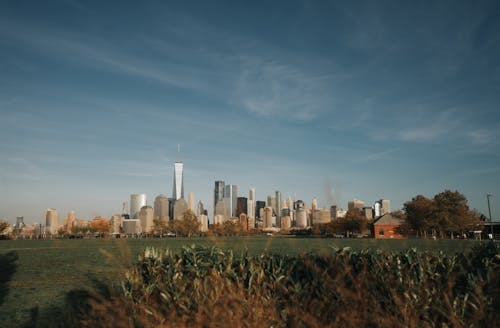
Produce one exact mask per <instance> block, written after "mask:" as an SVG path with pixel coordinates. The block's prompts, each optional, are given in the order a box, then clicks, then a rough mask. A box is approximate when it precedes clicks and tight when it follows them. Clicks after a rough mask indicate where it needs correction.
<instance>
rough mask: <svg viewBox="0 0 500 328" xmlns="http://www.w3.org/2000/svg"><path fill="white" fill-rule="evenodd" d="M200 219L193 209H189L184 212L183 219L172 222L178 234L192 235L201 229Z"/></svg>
mask: <svg viewBox="0 0 500 328" xmlns="http://www.w3.org/2000/svg"><path fill="white" fill-rule="evenodd" d="M200 225H201V224H200V221H199V220H198V218H197V217H196V215H195V214H194V212H193V211H191V210H187V211H186V213H184V215H183V217H182V220H174V221H173V222H172V226H173V230H174V232H175V233H176V234H179V235H182V236H188V237H191V236H192V235H193V234H195V233H198V232H199V231H200Z"/></svg>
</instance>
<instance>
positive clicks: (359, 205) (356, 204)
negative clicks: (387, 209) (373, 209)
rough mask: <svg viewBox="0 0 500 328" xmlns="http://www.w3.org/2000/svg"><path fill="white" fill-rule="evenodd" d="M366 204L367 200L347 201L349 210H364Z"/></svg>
mask: <svg viewBox="0 0 500 328" xmlns="http://www.w3.org/2000/svg"><path fill="white" fill-rule="evenodd" d="M364 206H365V202H363V201H362V200H359V199H353V200H350V201H349V202H347V210H349V211H351V210H354V209H356V210H359V211H360V212H361V211H362V210H363V207H364Z"/></svg>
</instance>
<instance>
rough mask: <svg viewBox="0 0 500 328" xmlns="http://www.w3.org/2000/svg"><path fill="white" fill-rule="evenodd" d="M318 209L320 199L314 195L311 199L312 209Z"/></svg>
mask: <svg viewBox="0 0 500 328" xmlns="http://www.w3.org/2000/svg"><path fill="white" fill-rule="evenodd" d="M317 209H318V200H317V199H316V197H313V199H312V201H311V210H312V211H313V212H314V211H316V210H317Z"/></svg>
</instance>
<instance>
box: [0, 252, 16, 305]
mask: <svg viewBox="0 0 500 328" xmlns="http://www.w3.org/2000/svg"><path fill="white" fill-rule="evenodd" d="M17 259H18V256H17V253H16V252H9V253H6V254H2V255H0V306H1V305H2V304H3V303H4V302H5V298H6V297H7V294H9V281H10V280H11V279H12V276H13V275H14V273H16V270H17V263H16V262H17Z"/></svg>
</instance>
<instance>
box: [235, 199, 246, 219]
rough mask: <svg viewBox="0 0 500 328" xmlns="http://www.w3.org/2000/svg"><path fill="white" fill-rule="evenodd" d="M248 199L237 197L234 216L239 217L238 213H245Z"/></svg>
mask: <svg viewBox="0 0 500 328" xmlns="http://www.w3.org/2000/svg"><path fill="white" fill-rule="evenodd" d="M247 205H248V199H247V198H246V197H238V201H237V205H236V217H237V218H239V217H240V214H242V213H243V214H245V215H246V214H247Z"/></svg>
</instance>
